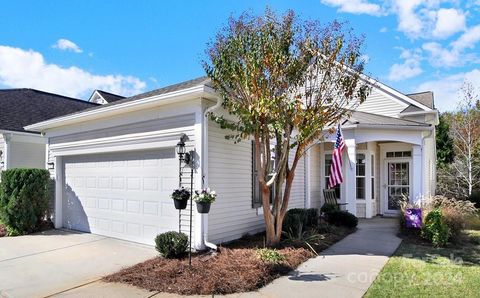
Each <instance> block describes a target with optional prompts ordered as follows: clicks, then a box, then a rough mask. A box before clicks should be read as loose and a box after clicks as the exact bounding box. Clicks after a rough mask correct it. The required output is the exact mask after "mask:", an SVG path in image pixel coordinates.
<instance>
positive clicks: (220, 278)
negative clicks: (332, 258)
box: [104, 230, 352, 295]
mask: <svg viewBox="0 0 480 298" xmlns="http://www.w3.org/2000/svg"><path fill="white" fill-rule="evenodd" d="M351 232H352V230H340V231H338V232H336V233H335V234H332V233H329V234H325V235H323V236H324V237H323V239H322V241H321V242H319V243H317V244H315V245H313V248H314V249H315V251H316V252H317V253H318V252H320V251H321V250H323V249H325V248H327V247H328V246H330V245H331V244H333V243H335V242H337V241H339V240H340V239H342V238H344V237H345V236H346V235H347V234H349V233H351ZM263 242H264V235H262V234H257V235H253V236H247V237H244V238H242V239H239V240H237V241H235V242H233V243H231V244H229V245H228V246H227V247H221V248H220V250H219V252H218V253H216V254H213V255H212V254H200V255H195V256H193V257H192V267H189V266H188V258H185V259H182V260H171V259H164V258H161V257H157V258H154V259H151V260H148V261H146V262H143V263H140V264H137V265H135V266H132V267H130V268H126V269H123V270H121V271H119V272H117V273H115V274H112V275H110V276H107V277H105V278H104V281H107V282H120V283H126V284H130V285H133V286H137V287H140V288H144V289H147V290H150V291H159V292H168V293H177V294H182V295H193V294H201V295H212V294H231V293H238V292H248V291H254V290H257V289H259V288H261V287H263V286H265V285H266V284H268V283H269V282H271V281H272V280H274V279H276V278H278V277H280V276H282V275H285V274H287V273H288V272H290V271H292V270H294V269H295V268H297V267H298V266H299V265H300V264H301V263H303V262H305V261H306V260H308V259H309V258H312V257H314V256H316V254H315V253H314V252H313V251H312V250H311V248H307V247H303V245H301V244H292V243H290V244H288V245H287V244H283V245H282V246H283V247H282V246H281V247H279V248H278V252H279V253H280V254H281V255H283V256H284V258H285V261H283V262H282V263H280V264H272V263H268V262H263V261H261V260H260V259H259V257H258V254H257V248H258V247H263Z"/></svg>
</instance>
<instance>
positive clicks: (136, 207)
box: [63, 148, 178, 245]
mask: <svg viewBox="0 0 480 298" xmlns="http://www.w3.org/2000/svg"><path fill="white" fill-rule="evenodd" d="M177 186H178V160H177V159H176V156H175V149H174V148H171V149H170V148H169V149H162V150H156V151H136V152H128V153H115V154H99V155H91V156H88V155H85V156H75V157H67V158H65V195H64V199H63V226H64V227H66V228H68V229H73V230H78V231H84V232H91V233H95V234H100V235H105V236H110V237H115V238H121V239H125V240H130V241H135V242H141V243H146V244H150V245H153V244H154V237H155V236H156V235H157V234H158V233H162V232H165V231H171V230H174V231H176V230H178V212H177V211H176V210H175V208H174V206H173V202H172V200H171V199H170V197H169V195H170V194H171V192H172V190H173V189H174V188H176V187H177Z"/></svg>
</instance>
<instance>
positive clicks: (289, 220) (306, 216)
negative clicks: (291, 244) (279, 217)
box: [282, 208, 318, 235]
mask: <svg viewBox="0 0 480 298" xmlns="http://www.w3.org/2000/svg"><path fill="white" fill-rule="evenodd" d="M317 224H318V210H317V209H315V208H309V209H302V208H293V209H290V210H288V211H287V213H286V214H285V218H284V219H283V229H282V230H283V231H284V232H288V233H291V234H293V235H298V234H300V233H302V232H303V231H304V230H305V229H307V228H314V227H316V226H317Z"/></svg>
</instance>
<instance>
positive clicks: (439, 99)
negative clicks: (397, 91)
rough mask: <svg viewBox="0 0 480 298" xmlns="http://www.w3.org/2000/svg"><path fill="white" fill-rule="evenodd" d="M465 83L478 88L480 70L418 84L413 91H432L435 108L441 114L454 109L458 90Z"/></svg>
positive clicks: (458, 96) (457, 98) (479, 84)
mask: <svg viewBox="0 0 480 298" xmlns="http://www.w3.org/2000/svg"><path fill="white" fill-rule="evenodd" d="M465 81H469V82H471V83H472V84H473V85H474V86H480V69H473V70H471V71H469V72H463V73H457V74H454V75H450V76H447V77H444V78H440V79H436V80H431V81H427V82H424V83H422V84H420V85H419V86H418V87H417V88H416V89H415V90H414V91H416V92H420V91H433V94H434V97H435V106H436V108H437V109H439V110H440V111H442V112H444V111H450V110H453V109H455V107H456V105H457V103H458V100H459V98H460V94H459V90H460V88H461V87H462V84H463V83H464V82H465Z"/></svg>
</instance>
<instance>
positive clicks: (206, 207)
mask: <svg viewBox="0 0 480 298" xmlns="http://www.w3.org/2000/svg"><path fill="white" fill-rule="evenodd" d="M216 198H217V194H216V193H215V191H213V190H210V188H207V189H202V190H201V191H198V190H196V191H195V196H194V197H193V200H194V201H195V202H196V203H197V211H198V213H209V212H210V206H211V205H212V203H213V202H215V199H216Z"/></svg>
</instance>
